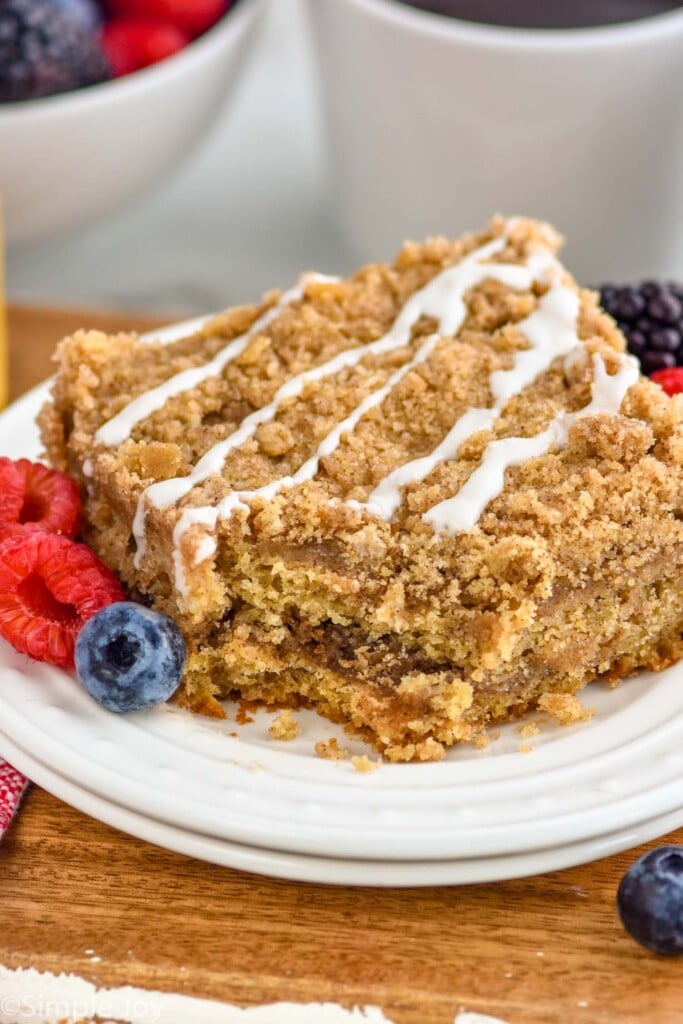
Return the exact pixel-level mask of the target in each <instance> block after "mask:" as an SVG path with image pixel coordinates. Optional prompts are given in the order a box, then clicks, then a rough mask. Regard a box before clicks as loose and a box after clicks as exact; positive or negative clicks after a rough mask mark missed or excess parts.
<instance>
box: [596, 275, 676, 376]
mask: <svg viewBox="0 0 683 1024" xmlns="http://www.w3.org/2000/svg"><path fill="white" fill-rule="evenodd" d="M600 302H601V304H602V307H603V309H605V310H606V311H607V312H608V313H609V314H610V316H613V317H614V319H615V320H616V321H617V323H618V324H619V327H620V328H621V330H622V331H623V333H624V335H625V337H626V342H627V345H628V349H629V352H631V353H632V354H633V355H634V356H636V357H637V358H638V359H639V360H640V363H641V366H642V369H643V372H644V373H647V374H652V373H656V372H657V371H658V370H667V369H670V368H671V367H674V366H683V284H679V283H677V282H675V281H669V282H663V281H643V282H642V283H641V284H639V285H614V284H605V285H603V286H602V287H601V288H600Z"/></svg>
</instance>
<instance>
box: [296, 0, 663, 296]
mask: <svg viewBox="0 0 683 1024" xmlns="http://www.w3.org/2000/svg"><path fill="white" fill-rule="evenodd" d="M520 2H521V0H520ZM308 8H309V13H310V16H311V21H312V25H313V29H314V37H315V41H316V46H317V50H318V58H319V66H320V75H321V79H322V85H323V99H324V104H325V112H326V122H327V127H328V129H329V139H330V148H331V158H330V175H331V179H332V180H331V191H332V194H333V195H334V197H335V211H336V213H337V215H338V217H339V222H340V226H341V228H342V230H343V232H344V233H345V235H346V237H347V239H348V240H349V241H350V243H351V246H352V249H353V251H354V254H355V255H356V256H357V258H358V259H368V258H372V257H375V256H379V255H382V254H388V253H390V252H391V251H392V250H393V249H394V248H395V247H397V246H398V245H400V243H401V242H402V241H403V239H404V238H405V237H418V238H420V237H423V236H424V235H427V234H434V233H436V234H438V233H451V234H453V235H458V234H460V232H461V231H463V230H465V229H467V228H476V227H477V226H479V225H481V224H482V223H485V222H486V220H487V219H488V217H489V216H490V215H491V214H492V213H494V212H501V213H505V214H516V213H522V214H527V215H529V216H537V217H543V218H546V219H548V220H552V221H554V222H555V223H556V224H557V226H558V228H559V229H560V230H561V231H562V232H564V233H566V234H567V236H568V238H569V245H568V247H567V262H568V265H569V266H571V267H572V269H573V270H574V271H575V272H576V274H577V275H578V276H579V277H580V278H582V279H583V280H585V281H588V282H598V281H604V280H606V278H607V277H613V278H614V279H615V280H623V281H627V280H631V279H634V278H636V277H639V276H649V275H652V276H668V275H671V276H674V275H677V274H678V273H680V272H681V271H683V231H681V225H682V224H683V173H682V170H683V114H682V110H683V108H682V106H681V100H680V97H681V91H682V90H683V60H682V59H681V55H682V53H683V8H677V9H676V10H673V11H671V12H669V13H666V14H659V15H654V16H651V17H648V18H644V19H642V20H640V21H633V22H628V23H626V22H624V23H621V24H616V25H610V26H605V27H600V28H579V29H547V30H546V29H528V30H526V29H515V28H500V27H497V26H492V25H480V24H473V23H469V22H465V21H459V20H458V19H456V18H448V17H445V16H442V15H438V14H430V13H428V12H426V11H423V10H418V9H416V8H413V7H410V6H408V5H407V4H405V3H398V2H397V0H308Z"/></svg>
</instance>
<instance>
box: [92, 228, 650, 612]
mask: <svg viewBox="0 0 683 1024" xmlns="http://www.w3.org/2000/svg"><path fill="white" fill-rule="evenodd" d="M513 224H514V222H513V221H510V222H508V227H507V231H508V232H509V230H510V228H511V227H512V226H513ZM507 237H508V236H507V233H506V234H503V235H501V236H500V237H497V238H494V239H492V240H491V241H489V242H487V243H486V244H485V245H483V246H481V247H480V248H479V249H477V250H475V251H474V252H471V253H470V254H469V255H468V256H466V257H465V258H463V259H462V260H461V261H460V262H459V263H457V264H456V265H455V266H451V267H448V268H446V269H445V270H443V271H441V272H440V273H439V274H437V275H435V277H433V278H432V279H431V280H430V281H429V282H428V283H427V284H426V285H425V286H424V287H423V288H421V289H419V290H418V291H416V292H414V293H413V295H412V296H411V297H410V298H409V299H408V301H407V302H406V304H405V305H404V306H403V308H402V309H401V311H400V312H399V314H398V316H397V318H396V320H395V321H394V323H393V325H392V326H391V328H390V330H389V331H388V332H387V333H386V334H385V335H383V336H382V337H381V338H379V339H377V340H376V341H374V342H371V343H369V344H364V345H357V346H355V347H353V348H350V349H346V350H345V351H342V352H340V353H338V354H337V355H336V356H334V357H333V358H332V359H330V360H328V361H327V362H325V363H323V364H321V365H319V366H314V367H312V368H311V369H308V370H305V371H303V372H302V373H299V374H297V375H296V376H294V377H292V378H290V379H289V380H287V381H286V382H285V383H284V384H283V385H282V386H281V387H280V388H279V389H278V390H277V392H276V393H275V395H274V397H273V399H272V401H271V402H269V403H268V404H267V405H265V406H263V407H262V408H260V409H257V410H255V411H254V412H253V413H251V414H250V415H249V416H247V417H246V418H245V419H244V420H243V421H242V423H241V424H240V425H239V427H238V428H237V429H236V430H234V431H233V432H232V433H231V434H230V435H228V436H227V437H226V438H224V439H223V440H221V441H219V442H218V443H217V444H215V445H214V446H213V447H211V448H210V449H209V450H208V451H207V452H205V454H204V455H203V456H202V458H201V459H199V461H198V462H197V463H196V465H195V466H194V467H193V468H192V470H191V472H190V473H189V474H188V475H186V476H183V477H176V478H173V479H170V480H164V481H159V482H157V483H155V484H152V485H151V486H150V487H149V488H147V489H146V491H144V492H143V493H142V494H141V496H140V499H139V501H138V506H137V510H136V514H135V519H134V523H133V534H134V536H135V539H136V541H137V546H138V550H137V554H136V565H137V566H139V565H140V564H141V561H142V559H143V558H144V555H145V551H146V530H145V519H146V511H147V508H149V507H150V506H153V507H155V508H158V509H163V508H166V507H168V506H170V505H174V504H176V503H177V502H179V501H180V500H181V499H182V498H184V497H185V496H186V495H188V494H189V493H190V492H191V491H192V490H193V489H194V488H195V487H197V486H198V485H200V484H201V483H203V482H204V481H206V480H207V479H209V478H210V477H211V476H214V475H216V474H219V473H221V472H222V470H223V467H224V465H225V462H226V459H227V457H228V456H229V454H230V452H232V451H234V450H235V449H237V448H239V447H240V446H242V445H243V444H245V442H247V441H249V440H250V439H251V438H253V437H254V435H255V433H256V431H257V429H258V427H259V425H260V424H262V423H265V422H267V421H269V420H272V419H273V418H274V417H275V416H276V415H277V413H278V410H279V408H280V407H281V405H282V403H284V402H286V401H288V400H293V399H296V398H299V397H300V396H301V395H302V393H303V392H304V389H305V387H306V385H307V384H308V383H309V382H313V381H317V380H321V379H323V378H325V377H329V376H333V375H334V374H337V373H339V372H340V371H342V370H344V369H347V368H350V367H354V366H356V365H357V364H358V363H359V362H360V361H361V360H362V359H363V358H364V357H365V356H371V355H384V354H388V353H390V352H393V351H396V350H399V349H401V348H405V347H407V346H409V345H410V344H411V341H412V332H413V328H414V327H415V325H416V324H417V322H418V321H419V320H420V319H421V318H422V317H429V318H432V319H434V320H435V321H436V324H437V333H435V334H433V335H430V336H429V337H428V338H426V339H424V340H423V341H421V343H420V344H419V345H418V348H417V350H416V352H415V354H414V355H413V356H412V358H411V359H409V360H408V361H407V362H406V363H404V365H403V366H401V367H400V369H398V370H396V371H395V372H393V373H392V374H390V376H389V377H388V379H387V380H386V382H385V384H384V385H383V386H382V387H380V388H378V389H377V390H375V391H374V392H372V393H371V394H370V395H368V396H366V398H364V399H363V401H362V402H360V403H359V405H357V406H356V408H355V409H353V410H352V411H351V412H350V413H349V414H348V415H347V416H346V417H345V418H344V419H343V420H342V421H341V422H340V423H338V424H337V425H336V426H335V427H334V428H333V429H332V430H331V431H330V432H329V433H328V434H327V436H326V437H325V438H324V439H323V440H322V441H321V443H320V444H319V446H318V448H317V450H316V452H315V453H314V454H313V455H312V456H310V458H308V459H307V460H306V461H305V462H304V463H303V464H302V465H301V466H300V467H299V469H298V470H297V471H296V472H295V473H293V474H292V475H290V476H285V477H280V478H278V479H275V480H273V481H271V482H269V483H267V484H265V485H263V486H261V487H258V488H254V489H249V490H235V491H233V492H232V493H230V494H229V495H227V496H226V497H225V498H224V499H223V500H222V501H220V502H219V503H217V504H216V505H207V506H199V507H188V508H186V509H184V510H183V511H182V512H181V514H180V515H179V517H178V520H177V522H176V525H175V529H174V533H173V539H174V563H175V574H176V587H177V589H178V591H179V592H180V593H181V594H182V595H183V596H185V597H187V596H188V593H189V588H188V583H187V579H186V570H185V561H184V556H183V554H182V551H181V547H182V540H183V536H184V534H185V533H186V532H187V530H189V529H191V528H192V527H197V526H199V527H202V528H203V530H204V536H200V537H199V538H198V541H197V545H196V548H195V551H194V562H195V564H196V565H199V564H201V563H202V562H204V561H206V560H207V559H210V558H212V557H213V556H214V554H215V552H216V546H217V545H216V539H215V536H213V534H214V533H215V529H216V526H217V524H218V522H219V521H220V520H224V519H227V518H229V517H230V516H231V515H232V514H233V513H234V512H235V511H236V510H237V509H244V510H247V511H248V509H249V503H250V502H251V501H253V500H254V499H257V498H260V499H263V500H266V501H269V500H272V499H273V498H274V497H275V496H276V495H277V494H278V493H279V492H280V491H282V490H284V489H286V488H291V487H295V486H297V485H299V484H302V483H304V482H306V481H308V480H311V479H313V478H314V477H315V475H316V474H317V473H318V470H319V467H320V461H321V459H323V458H324V457H325V456H329V455H331V454H332V453H333V452H334V451H335V450H336V449H337V447H338V446H339V444H340V442H341V439H342V437H343V435H344V434H346V433H349V432H350V431H352V430H354V429H355V427H356V425H357V424H358V422H359V421H360V419H361V418H362V417H363V416H364V415H365V414H366V413H367V412H369V411H370V410H371V409H373V408H375V407H376V406H378V405H380V404H381V403H382V402H383V401H384V400H385V398H386V397H387V396H388V395H389V394H390V392H391V391H392V390H393V388H395V387H396V385H397V384H398V383H399V382H400V381H401V380H402V378H403V377H404V376H405V375H406V374H407V373H409V372H410V371H411V370H412V369H414V368H415V367H416V366H418V365H419V364H420V363H421V362H423V361H424V360H425V359H427V358H428V356H429V355H430V353H431V352H432V350H433V348H434V346H435V344H436V343H437V341H438V340H439V338H443V337H445V338H448V337H454V336H457V334H458V332H459V330H460V328H461V327H462V324H463V322H464V319H465V317H466V314H467V307H466V304H465V296H466V293H467V292H468V291H469V290H470V289H471V288H473V287H475V286H476V285H477V284H480V283H482V282H483V281H485V280H487V279H489V280H497V281H500V282H501V283H503V284H505V285H507V286H508V287H510V288H514V289H517V290H529V289H531V287H532V286H533V284H534V283H535V282H538V283H547V284H549V286H550V287H549V288H548V290H547V291H546V293H545V294H544V295H543V296H542V297H541V298H540V299H539V301H538V303H537V306H536V308H535V310H534V311H533V312H532V313H531V314H530V315H529V316H528V317H526V318H525V319H524V320H522V321H520V322H519V323H517V324H516V325H515V326H516V329H517V330H518V331H519V332H520V333H521V334H522V335H523V336H524V337H525V338H526V340H527V342H528V347H527V348H525V349H523V350H521V351H518V352H515V354H514V356H513V357H512V366H511V367H510V368H509V369H507V370H497V371H494V372H493V373H492V374H491V375H490V377H489V388H490V391H491V396H492V404H491V406H490V407H487V408H471V409H468V410H466V411H465V412H464V413H463V415H462V416H461V417H460V418H459V419H458V420H457V421H456V423H455V424H454V425H453V427H452V428H451V430H450V431H449V432H448V434H447V435H446V437H445V438H444V439H443V440H442V441H441V442H440V444H439V445H437V447H436V448H435V449H434V450H433V451H432V452H431V453H430V454H428V455H426V456H423V457H422V458H419V459H414V460H412V461H410V462H408V463H406V464H404V465H403V466H399V467H398V468H397V469H395V470H394V471H393V472H392V473H390V474H388V475H387V476H386V477H385V478H384V479H383V480H382V481H380V483H379V484H378V485H377V486H376V487H375V489H374V490H373V492H372V493H371V494H370V495H369V497H368V499H367V501H366V502H362V503H358V502H349V503H348V504H350V505H353V506H355V507H361V508H365V509H367V510H369V511H370V512H371V513H373V514H375V515H378V516H380V517H381V518H383V519H385V520H387V521H389V520H390V519H391V518H392V517H393V515H394V513H395V512H396V509H397V508H398V506H399V505H400V502H401V496H402V488H403V487H404V486H405V485H406V484H409V483H412V482H416V481H420V480H423V479H424V478H425V477H426V476H427V475H428V474H429V473H431V472H432V470H433V469H434V468H435V467H436V466H437V465H438V464H439V463H441V462H443V461H446V460H449V459H452V458H455V456H456V455H457V453H458V450H459V449H460V447H461V446H462V444H463V443H464V442H465V441H466V440H468V439H469V438H471V437H472V436H473V435H474V434H477V433H479V432H480V431H482V430H485V429H489V428H491V427H492V426H494V424H495V422H496V420H497V419H498V418H499V417H500V415H501V413H502V412H503V410H504V409H505V406H506V405H507V403H508V402H509V400H510V399H511V398H512V397H513V396H516V395H518V394H519V393H520V392H521V391H523V389H524V388H525V387H527V386H529V385H530V384H532V383H533V382H534V381H535V380H536V379H537V378H538V377H539V376H540V375H541V374H542V373H544V372H546V371H547V370H548V369H549V368H550V366H551V365H552V363H553V361H554V360H555V359H556V358H558V357H562V356H564V357H565V364H567V363H568V362H571V361H573V360H574V359H576V358H578V356H579V355H580V353H581V352H582V351H583V346H582V343H581V341H580V339H579V336H578V326H577V325H578V314H579V297H578V295H577V293H576V292H575V291H574V290H573V289H572V288H570V287H568V286H566V285H564V284H563V283H562V275H563V270H562V267H561V265H560V264H559V263H558V261H557V260H556V259H555V257H554V255H553V254H552V253H551V252H550V251H549V250H545V249H541V250H536V251H533V252H531V253H530V254H529V255H528V257H527V260H526V261H525V263H523V264H511V263H495V262H493V263H492V262H487V261H490V259H491V258H492V257H494V256H495V255H496V254H498V253H500V252H501V251H502V250H503V249H504V248H505V245H506V244H507ZM318 280H336V279H327V278H322V277H321V276H319V275H318ZM300 296H301V286H299V287H297V288H295V289H292V290H291V291H290V292H287V293H286V294H285V295H284V296H283V297H282V299H281V301H280V303H279V304H278V305H277V306H275V307H273V308H272V309H271V310H269V311H268V312H267V313H266V314H264V316H263V317H261V318H259V320H258V321H257V322H256V323H255V324H254V325H253V327H252V328H251V330H250V331H249V332H247V334H245V335H242V336H241V337H240V338H236V339H234V341H232V342H231V343H230V344H228V345H227V346H226V347H225V348H224V349H223V350H222V351H221V352H219V353H218V355H217V356H216V357H215V358H214V359H213V360H212V361H211V362H210V363H208V364H206V365H204V366H202V367H196V368H193V369H192V370H188V371H183V373H180V374H177V375H176V376H175V377H173V378H171V379H170V380H169V381H166V382H165V383H164V384H162V385H160V387H158V388H155V389H152V390H151V391H150V392H148V393H147V394H145V395H141V396H139V397H138V398H137V399H135V400H134V401H133V402H131V403H130V405H129V406H128V407H127V408H126V409H124V410H122V412H121V413H119V414H118V416H116V417H114V418H113V419H112V420H110V421H109V422H108V423H106V424H104V425H103V426H102V427H101V428H100V430H99V431H98V434H97V436H96V439H97V440H98V441H100V442H102V443H104V444H117V443H121V442H122V441H123V440H125V438H126V437H128V436H129V435H130V431H131V430H132V429H133V427H134V426H135V425H136V423H138V422H140V421H141V420H142V419H144V418H145V417H146V416H148V415H150V414H151V413H152V412H154V411H155V410H157V409H159V408H161V407H162V406H163V404H164V403H165V402H166V400H167V399H168V398H169V397H171V396H172V395H177V394H180V393H181V392H183V391H185V390H188V389H190V388H193V387H196V386H197V384H198V383H201V381H202V380H205V379H206V378H208V377H210V376H216V375H218V374H220V373H221V372H222V370H223V369H224V367H225V366H226V365H227V364H228V363H229V362H230V361H231V360H233V359H235V358H236V357H237V356H238V355H239V353H240V352H241V351H243V350H244V348H245V347H246V345H247V344H248V342H249V340H250V338H251V337H252V336H253V334H255V333H256V332H257V331H259V330H263V329H264V328H265V327H266V326H267V324H268V323H270V321H271V320H273V319H274V318H275V317H276V316H277V315H278V314H279V312H280V311H281V309H282V308H283V306H285V305H287V304H289V303H290V302H292V301H294V300H295V299H297V298H299V297H300ZM593 363H594V382H593V392H592V399H591V402H590V403H589V405H588V406H586V408H585V409H583V410H580V411H579V412H578V413H574V414H571V415H568V414H566V413H564V412H560V413H558V414H557V415H556V416H555V417H554V419H553V420H552V421H551V423H550V424H549V426H548V427H547V428H546V430H544V431H543V432H542V433H540V434H537V435H535V436H534V437H507V438H498V439H495V440H493V441H491V442H490V443H489V444H488V445H487V447H486V449H485V451H484V454H483V456H482V459H481V462H480V465H479V466H478V467H477V469H475V470H474V471H473V472H472V473H471V474H470V477H469V478H468V480H467V481H466V483H465V484H464V485H463V487H462V488H461V489H460V490H459V492H458V493H457V494H455V495H454V496H452V497H451V498H448V499H447V500H445V501H442V502H440V503H439V504H437V505H436V506H434V507H433V508H431V509H429V510H428V511H427V512H425V513H424V515H423V518H424V520H425V521H426V522H428V523H429V524H430V525H431V526H432V527H433V528H434V530H435V531H436V532H438V533H442V534H446V535H452V534H455V533H458V532H460V531H462V530H468V529H471V528H472V527H473V526H474V525H476V523H477V521H478V520H479V517H480V516H481V514H482V512H483V511H484V509H485V508H486V506H487V505H488V504H489V502H490V501H491V500H493V498H495V497H496V496H497V495H498V494H499V493H500V492H501V490H502V489H503V487H504V483H505V472H506V470H507V469H508V468H509V467H511V466H516V465H520V464H521V463H523V462H526V461H527V460H528V459H531V458H534V457H537V456H539V455H542V454H545V453H546V452H547V451H549V450H550V448H552V447H553V446H554V445H563V444H565V443H566V439H567V433H568V430H569V428H570V426H571V424H572V422H574V420H575V419H576V417H578V416H584V415H592V414H595V413H601V412H618V411H619V408H620V406H621V402H622V400H623V397H624V395H625V394H626V391H627V390H628V388H629V387H630V386H631V385H632V384H633V383H635V380H637V378H638V368H637V363H636V362H635V360H632V359H630V358H628V357H627V358H624V359H623V360H622V364H621V366H620V368H619V370H618V372H617V373H616V374H614V375H613V376H609V375H608V374H607V372H606V369H605V366H604V363H603V362H602V360H601V359H600V358H599V357H597V356H596V357H595V358H594V361H593Z"/></svg>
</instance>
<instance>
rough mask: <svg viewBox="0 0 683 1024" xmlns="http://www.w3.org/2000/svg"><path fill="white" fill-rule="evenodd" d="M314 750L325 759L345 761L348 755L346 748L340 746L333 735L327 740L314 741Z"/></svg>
mask: <svg viewBox="0 0 683 1024" xmlns="http://www.w3.org/2000/svg"><path fill="white" fill-rule="evenodd" d="M315 752H316V754H317V755H318V757H322V758H324V759H325V760H326V761H345V760H346V758H347V757H348V756H349V751H348V749H347V748H346V747H340V746H339V743H338V742H337V740H336V739H335V737H334V736H332V737H331V738H330V739H329V740H320V741H319V742H318V743H316V745H315Z"/></svg>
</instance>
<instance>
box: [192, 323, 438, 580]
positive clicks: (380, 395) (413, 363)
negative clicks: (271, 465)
mask: <svg viewBox="0 0 683 1024" xmlns="http://www.w3.org/2000/svg"><path fill="white" fill-rule="evenodd" d="M439 340H440V339H439V335H438V334H431V335H429V337H428V338H426V340H425V341H423V343H422V344H421V345H420V347H419V348H418V350H417V353H416V354H415V355H414V356H413V358H412V359H411V360H410V361H409V362H407V363H405V364H404V365H403V366H401V367H400V369H398V370H395V371H394V373H392V374H391V375H390V377H389V378H388V380H387V382H386V384H384V385H383V386H382V387H381V388H378V390H377V391H373V392H372V393H371V394H369V395H368V396H367V397H366V398H364V399H363V401H362V402H360V403H359V404H358V405H357V406H356V408H355V409H354V410H353V411H352V412H350V413H349V415H348V416H346V417H345V419H343V420H341V422H340V423H338V424H337V425H336V426H335V427H334V428H333V429H332V430H331V431H330V432H329V434H327V436H326V437H324V438H323V440H322V441H321V442H320V444H319V445H318V448H317V450H316V452H315V453H314V454H313V455H311V457H310V458H309V459H307V460H306V462H304V463H303V464H302V465H301V466H300V467H299V469H297V471H296V473H294V474H293V476H281V477H278V478H277V479H276V480H271V482H270V483H268V484H264V485H263V486H262V487H256V488H254V489H253V490H246V491H233V492H232V493H231V494H228V495H227V497H225V498H223V500H222V501H220V502H219V503H218V504H217V505H216V506H214V507H208V506H201V507H199V508H188V509H185V510H184V511H183V513H182V515H181V517H180V519H179V520H178V522H177V523H176V526H175V529H174V531H173V540H174V543H175V550H174V562H175V569H176V588H177V590H178V591H179V593H181V594H182V595H183V596H184V597H187V595H188V588H187V581H186V579H185V572H184V568H183V558H182V555H181V553H180V551H179V545H180V542H181V538H182V536H183V534H184V533H185V531H186V530H188V529H189V528H190V527H191V526H196V525H198V524H199V525H201V526H209V527H210V528H211V529H215V527H216V524H217V522H218V521H219V520H221V519H229V518H230V516H231V515H232V513H233V512H234V511H235V510H236V509H238V508H242V509H245V510H246V511H249V505H248V502H250V501H253V500H254V498H262V499H264V500H265V501H272V500H273V498H274V497H275V496H276V495H277V494H279V493H280V491H282V490H285V489H286V488H289V487H296V486H297V485H298V484H303V483H305V482H306V481H307V480H312V479H313V477H314V476H315V475H316V473H317V472H318V468H319V466H320V460H321V459H323V458H325V456H326V455H331V454H332V452H334V451H335V450H336V448H338V446H339V442H340V441H341V438H342V436H343V435H344V434H347V433H350V432H351V431H352V430H353V429H354V428H355V427H356V425H357V423H358V422H359V420H361V419H362V418H363V416H365V414H366V413H368V412H370V410H371V409H374V408H375V407H376V406H378V405H381V403H382V402H383V401H384V399H385V398H386V397H387V395H388V394H389V393H390V392H391V391H393V389H394V388H395V387H396V385H397V384H398V383H399V382H400V381H401V380H403V378H404V377H405V376H406V375H407V374H408V373H410V371H411V370H414V369H415V368H416V367H417V366H419V365H420V363H423V362H424V361H425V360H426V359H427V358H428V357H429V355H430V353H431V352H432V350H433V348H434V346H435V345H436V343H437V341H439ZM205 540H206V538H202V540H201V541H200V544H199V547H198V548H197V551H196V552H195V564H196V565H198V564H200V563H201V562H202V561H203V560H204V559H205V558H210V557H211V556H212V555H213V554H214V552H215V550H216V544H215V541H214V540H213V538H208V540H209V544H208V545H205Z"/></svg>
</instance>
